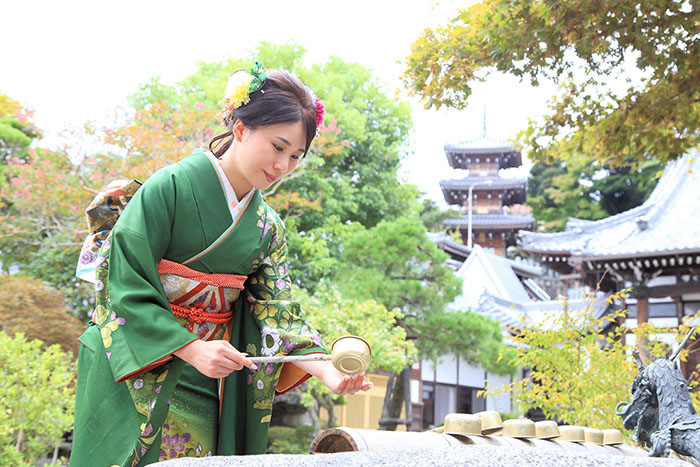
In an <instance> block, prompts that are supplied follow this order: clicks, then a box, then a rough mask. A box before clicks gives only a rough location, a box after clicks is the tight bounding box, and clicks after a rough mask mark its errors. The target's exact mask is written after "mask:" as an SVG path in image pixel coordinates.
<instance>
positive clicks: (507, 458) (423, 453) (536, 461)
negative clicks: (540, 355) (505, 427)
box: [154, 446, 693, 467]
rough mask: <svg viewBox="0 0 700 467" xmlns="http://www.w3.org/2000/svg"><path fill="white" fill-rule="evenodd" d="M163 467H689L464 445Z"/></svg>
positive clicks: (166, 465)
mask: <svg viewBox="0 0 700 467" xmlns="http://www.w3.org/2000/svg"><path fill="white" fill-rule="evenodd" d="M154 465H157V466H158V467H231V466H246V467H254V466H255V467H257V466H260V467H278V466H279V467H288V466H294V467H320V466H335V465H341V466H343V467H355V466H375V465H383V466H397V467H403V466H405V467H417V466H423V465H430V466H445V467H447V466H450V467H452V466H488V467H494V466H504V467H511V466H512V467H523V466H542V467H552V466H567V467H578V466H581V467H588V466H591V467H593V466H595V467H606V466H623V467H627V466H659V467H675V466H677V467H688V466H692V465H693V464H690V463H688V462H684V461H681V460H679V459H670V458H669V459H664V458H655V457H634V456H601V455H586V454H581V453H577V452H568V451H563V450H558V449H557V450H555V449H533V448H516V447H501V446H459V447H451V448H430V449H419V450H400V451H361V452H342V453H335V454H316V455H290V454H266V455H257V456H230V457H226V456H216V457H209V458H184V459H175V460H170V461H164V462H159V463H157V464H154Z"/></svg>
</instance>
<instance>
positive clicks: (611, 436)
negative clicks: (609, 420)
mask: <svg viewBox="0 0 700 467" xmlns="http://www.w3.org/2000/svg"><path fill="white" fill-rule="evenodd" d="M603 444H609V445H613V446H614V445H616V444H622V433H621V432H620V430H616V429H614V428H611V429H609V430H603Z"/></svg>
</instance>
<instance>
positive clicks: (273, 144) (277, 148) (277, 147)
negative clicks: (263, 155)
mask: <svg viewBox="0 0 700 467" xmlns="http://www.w3.org/2000/svg"><path fill="white" fill-rule="evenodd" d="M272 146H274V148H275V151H279V152H282V146H278V145H276V144H275V143H272Z"/></svg>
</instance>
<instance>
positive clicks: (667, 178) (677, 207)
mask: <svg viewBox="0 0 700 467" xmlns="http://www.w3.org/2000/svg"><path fill="white" fill-rule="evenodd" d="M698 219H700V155H699V154H698V152H697V151H696V150H693V151H691V152H690V153H688V154H686V155H685V156H684V157H682V158H680V159H678V160H677V161H675V162H672V163H669V164H668V165H667V166H666V169H665V170H664V174H663V176H662V177H661V179H660V180H659V182H658V183H657V186H656V188H655V189H654V191H653V192H652V194H651V195H650V196H649V198H648V199H647V200H646V201H645V202H644V203H643V204H642V205H641V206H638V207H636V208H633V209H630V210H628V211H625V212H622V213H620V214H617V215H614V216H611V217H608V218H605V219H600V220H597V221H587V220H581V219H574V218H571V219H569V221H568V223H567V226H566V230H565V231H563V232H558V233H533V232H521V237H522V240H521V242H520V245H519V246H520V248H521V249H522V250H523V251H525V252H526V253H528V254H529V255H532V256H534V257H537V258H539V261H540V262H541V264H542V265H543V266H546V267H548V268H550V269H553V270H555V271H557V272H558V273H559V274H560V277H561V278H562V280H565V281H567V282H568V283H569V287H570V288H573V287H580V286H588V287H591V288H593V289H594V288H595V287H596V286H597V285H598V284H600V290H602V291H619V290H622V289H626V288H631V289H632V292H631V298H630V299H628V300H626V304H625V305H626V307H627V308H628V310H629V315H628V317H627V324H628V327H631V326H634V325H636V324H638V323H642V322H647V321H651V322H653V323H654V324H655V326H656V327H657V328H666V329H669V328H675V327H677V326H678V325H679V323H680V322H681V320H682V319H683V318H684V316H687V315H694V314H695V313H696V312H697V311H698V309H700V222H698ZM671 337H672V336H671V335H670V334H668V335H667V338H668V340H669V343H671ZM629 338H634V335H628V339H629ZM630 343H633V342H630ZM687 348H688V349H689V350H690V356H689V358H688V362H687V363H682V364H681V369H682V370H683V372H684V375H685V376H686V378H687V377H688V376H689V370H691V369H695V366H696V364H697V363H700V342H698V341H697V340H695V341H691V342H690V343H689V346H688V347H687Z"/></svg>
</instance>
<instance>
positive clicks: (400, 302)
mask: <svg viewBox="0 0 700 467" xmlns="http://www.w3.org/2000/svg"><path fill="white" fill-rule="evenodd" d="M342 259H343V264H342V267H341V270H340V272H339V273H338V281H337V283H338V286H339V288H340V290H341V291H342V292H343V293H345V294H348V295H349V296H354V297H366V298H372V299H374V300H376V301H377V302H379V303H382V304H383V305H384V306H386V307H387V309H393V308H399V309H400V310H401V311H402V312H403V313H405V314H406V315H407V316H415V317H419V318H423V317H425V316H427V315H429V314H430V313H432V312H441V311H442V310H443V309H444V308H445V306H447V304H449V303H450V302H451V301H452V300H454V298H455V297H456V296H457V293H458V287H459V285H460V284H459V280H458V279H457V278H456V276H455V275H454V273H453V271H452V270H451V269H449V268H447V267H446V266H445V261H446V260H447V254H446V253H444V252H443V251H441V250H440V249H439V248H438V247H437V246H436V245H435V244H434V243H433V242H432V241H430V239H428V237H427V232H426V230H425V226H424V225H423V224H422V223H421V222H420V220H418V219H417V218H415V217H414V218H411V217H402V218H399V219H397V220H395V221H382V222H380V223H379V224H377V225H376V226H374V227H372V228H371V229H367V230H363V231H360V232H357V233H356V234H355V235H353V236H351V237H350V238H348V239H347V240H346V241H345V242H344V244H343V256H342Z"/></svg>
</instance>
